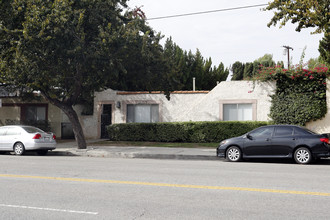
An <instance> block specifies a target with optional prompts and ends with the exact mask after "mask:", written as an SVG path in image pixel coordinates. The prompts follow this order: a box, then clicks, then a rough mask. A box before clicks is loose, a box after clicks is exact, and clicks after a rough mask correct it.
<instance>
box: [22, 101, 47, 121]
mask: <svg viewBox="0 0 330 220" xmlns="http://www.w3.org/2000/svg"><path fill="white" fill-rule="evenodd" d="M46 120H47V105H24V106H22V121H25V122H37V121H46Z"/></svg>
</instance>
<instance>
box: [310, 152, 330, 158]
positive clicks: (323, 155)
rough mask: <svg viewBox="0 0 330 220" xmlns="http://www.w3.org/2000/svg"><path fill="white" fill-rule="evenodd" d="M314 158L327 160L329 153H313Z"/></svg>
mask: <svg viewBox="0 0 330 220" xmlns="http://www.w3.org/2000/svg"><path fill="white" fill-rule="evenodd" d="M313 156H314V158H327V157H330V151H329V152H327V153H314V154H313Z"/></svg>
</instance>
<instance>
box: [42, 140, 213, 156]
mask: <svg viewBox="0 0 330 220" xmlns="http://www.w3.org/2000/svg"><path fill="white" fill-rule="evenodd" d="M98 141H100V140H89V141H87V149H77V144H76V142H75V141H65V142H59V143H58V144H57V146H56V149H55V150H53V151H50V152H49V155H54V156H55V155H57V156H86V157H112V158H153V159H180V160H218V158H217V157H216V150H215V149H207V148H171V147H143V146H104V145H100V146H97V145H90V144H91V143H93V142H98Z"/></svg>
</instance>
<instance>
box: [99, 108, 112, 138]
mask: <svg viewBox="0 0 330 220" xmlns="http://www.w3.org/2000/svg"><path fill="white" fill-rule="evenodd" d="M111 115H112V105H111V104H106V105H103V106H102V114H101V138H109V134H108V132H107V126H108V125H111Z"/></svg>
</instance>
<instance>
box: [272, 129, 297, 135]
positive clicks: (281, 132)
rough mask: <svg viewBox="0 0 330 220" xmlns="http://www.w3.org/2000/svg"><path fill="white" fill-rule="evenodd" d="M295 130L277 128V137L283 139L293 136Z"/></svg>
mask: <svg viewBox="0 0 330 220" xmlns="http://www.w3.org/2000/svg"><path fill="white" fill-rule="evenodd" d="M292 135H293V128H291V127H277V128H275V134H274V136H275V137H283V136H292Z"/></svg>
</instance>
